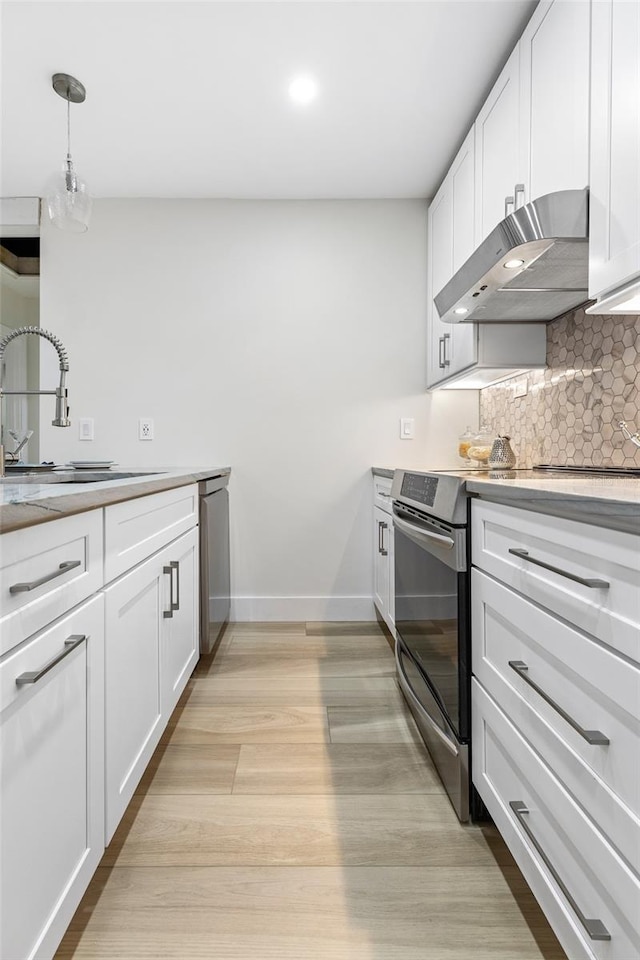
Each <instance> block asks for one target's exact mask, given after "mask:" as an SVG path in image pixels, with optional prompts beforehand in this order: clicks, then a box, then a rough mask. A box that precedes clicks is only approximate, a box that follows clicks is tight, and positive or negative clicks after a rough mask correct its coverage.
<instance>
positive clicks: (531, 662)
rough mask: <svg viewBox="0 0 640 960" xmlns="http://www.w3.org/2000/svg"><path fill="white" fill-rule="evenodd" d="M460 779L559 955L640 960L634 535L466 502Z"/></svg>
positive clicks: (639, 623) (639, 568)
mask: <svg viewBox="0 0 640 960" xmlns="http://www.w3.org/2000/svg"><path fill="white" fill-rule="evenodd" d="M472 539H473V563H474V570H473V572H472V620H471V622H472V667H473V674H474V676H473V683H472V746H473V758H472V770H473V782H474V785H475V787H476V789H477V790H478V792H479V794H480V796H481V797H482V799H483V801H484V803H485V804H486V806H487V808H488V810H489V812H490V813H491V816H492V817H493V819H494V821H495V823H496V825H497V826H498V829H499V830H500V832H501V833H502V835H503V837H504V840H505V842H506V844H507V846H508V847H509V849H510V850H511V853H512V854H513V856H514V857H515V859H516V861H517V863H518V865H519V866H520V869H521V870H522V872H523V874H524V876H525V878H526V880H527V882H528V883H529V885H530V887H531V889H532V891H533V893H534V894H535V896H536V898H537V899H538V901H539V903H540V905H541V907H542V909H543V910H544V912H545V914H546V916H547V919H548V920H549V922H550V924H551V926H552V927H553V929H554V931H555V933H556V934H557V936H558V939H559V940H560V942H561V944H562V946H563V947H564V949H565V951H566V953H567V955H568V957H569V958H570V960H594V958H598V960H639V958H640V929H639V927H638V918H639V917H640V717H639V707H640V647H639V645H638V641H639V639H640V611H639V609H638V604H637V586H638V583H639V581H640V544H639V542H638V538H637V537H635V536H633V535H631V534H628V533H619V532H616V531H612V530H605V529H602V528H601V527H594V526H591V525H590V524H588V523H583V522H577V521H575V520H569V519H564V518H558V517H549V516H546V515H544V514H540V513H537V512H535V513H534V512H532V511H529V510H523V509H521V508H518V507H514V506H507V505H504V504H494V503H484V502H483V501H482V500H480V501H474V502H473V504H472Z"/></svg>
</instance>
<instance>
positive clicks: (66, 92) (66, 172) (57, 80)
mask: <svg viewBox="0 0 640 960" xmlns="http://www.w3.org/2000/svg"><path fill="white" fill-rule="evenodd" d="M51 83H52V86H53V89H54V90H55V92H56V93H57V94H58V96H59V97H62V99H63V100H66V103H67V159H66V160H65V162H64V164H63V167H62V170H61V171H60V173H56V174H55V175H54V176H53V177H51V179H50V180H49V182H48V183H47V186H46V189H45V197H46V201H47V209H48V212H49V219H50V220H51V222H52V223H53V224H54V226H56V227H58V229H59V230H66V231H67V232H69V233H84V232H85V231H86V230H88V229H89V218H90V216H91V194H90V193H89V191H88V190H87V185H86V183H85V182H84V180H83V179H82V177H79V176H78V174H77V173H76V172H75V170H74V169H73V160H72V159H71V109H70V108H71V104H72V103H84V100H85V98H86V90H85V88H84V84H82V83H80V81H79V80H77V79H76V78H75V77H72V76H71V75H70V74H68V73H54V74H53V76H52V77H51Z"/></svg>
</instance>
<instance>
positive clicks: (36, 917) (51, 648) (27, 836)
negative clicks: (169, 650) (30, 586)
mask: <svg viewBox="0 0 640 960" xmlns="http://www.w3.org/2000/svg"><path fill="white" fill-rule="evenodd" d="M103 631H104V610H103V599H102V597H101V596H99V597H94V598H93V599H91V600H89V601H88V602H87V603H85V604H82V605H81V606H80V607H78V608H77V609H75V610H74V611H73V612H72V613H71V614H69V615H68V616H67V617H64V618H63V619H62V620H59V621H58V622H57V623H56V624H55V626H53V627H51V628H50V629H48V630H46V631H44V632H42V633H40V634H38V635H37V636H35V637H34V638H33V639H32V640H30V641H29V642H28V643H26V644H24V645H22V646H21V647H20V649H18V650H15V651H14V652H13V653H11V654H9V655H8V656H7V657H6V658H5V659H4V661H3V662H2V664H1V665H0V703H1V704H2V709H1V711H0V737H1V741H2V749H1V751H0V782H1V783H2V807H1V809H0V897H1V902H0V915H1V916H2V921H3V922H2V928H1V931H0V956H1V957H3V958H7V960H9V958H15V960H26V958H27V957H29V958H34V960H35V958H42V960H45V958H48V957H51V956H53V954H54V953H55V950H56V948H57V946H58V943H59V942H60V939H61V938H62V935H63V934H64V931H65V929H66V927H67V925H68V924H69V922H70V920H71V918H72V916H73V914H74V912H75V910H76V907H77V906H78V903H79V901H80V898H81V897H82V895H83V893H84V891H85V889H86V887H87V884H88V883H89V880H90V879H91V875H92V874H93V871H94V870H95V868H96V867H97V865H98V863H99V861H100V858H101V856H102V853H103V851H104V843H103V836H104V730H103V723H104V697H103V664H104V646H103ZM67 641H70V643H69V646H67V647H65V643H66V642H67ZM52 661H54V663H52ZM47 666H49V667H50V669H47V670H43V668H44V667H47ZM25 674H26V675H27V676H25ZM34 674H35V676H34ZM29 675H30V676H29ZM38 675H39V676H38ZM18 679H20V680H21V681H22V682H21V683H20V684H18V683H16V680H18ZM27 680H31V681H32V682H25V681H27Z"/></svg>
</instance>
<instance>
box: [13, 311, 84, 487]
mask: <svg viewBox="0 0 640 960" xmlns="http://www.w3.org/2000/svg"><path fill="white" fill-rule="evenodd" d="M25 334H35V335H36V336H38V337H44V339H45V340H48V341H49V343H51V344H53V346H54V347H55V349H56V351H57V353H58V357H59V358H60V383H59V385H58V386H57V387H56V389H55V390H5V389H4V388H3V385H2V379H3V378H2V372H3V359H4V351H5V349H6V347H7V345H8V344H9V343H11V341H12V340H15V339H16V338H17V337H22V336H24V335H25ZM68 370H69V358H68V356H67V351H66V350H65V348H64V346H63V344H62V341H61V340H58V338H57V337H56V336H55V335H54V334H53V333H49V331H48V330H42V329H41V328H40V327H18V328H17V329H16V330H12V331H11V333H8V334H7V335H6V337H3V338H2V340H0V428H1V425H2V415H1V404H2V398H3V397H9V396H15V397H24V396H29V395H31V396H32V395H34V394H37V395H38V396H55V398H56V415H55V418H54V419H53V420H52V421H51V424H52V426H54V427H70V426H71V420H69V404H68V403H67V387H66V382H65V381H66V377H67V371H68ZM3 439H4V436H3V434H2V430H1V429H0V477H3V476H4V446H3V445H2V441H3Z"/></svg>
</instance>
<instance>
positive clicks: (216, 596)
mask: <svg viewBox="0 0 640 960" xmlns="http://www.w3.org/2000/svg"><path fill="white" fill-rule="evenodd" d="M228 483H229V477H228V476H218V477H212V478H211V479H209V480H202V481H201V482H200V483H199V484H198V487H199V490H200V652H201V653H211V651H212V650H213V648H214V647H215V645H216V642H217V640H218V638H219V637H220V634H221V633H222V630H223V628H224V625H225V624H226V623H227V621H228V620H229V608H230V593H231V584H230V569H229V491H228V490H227V484H228Z"/></svg>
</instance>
